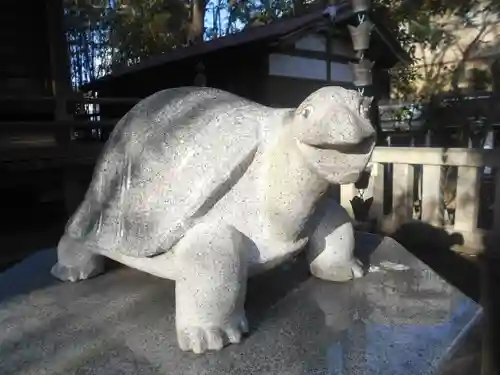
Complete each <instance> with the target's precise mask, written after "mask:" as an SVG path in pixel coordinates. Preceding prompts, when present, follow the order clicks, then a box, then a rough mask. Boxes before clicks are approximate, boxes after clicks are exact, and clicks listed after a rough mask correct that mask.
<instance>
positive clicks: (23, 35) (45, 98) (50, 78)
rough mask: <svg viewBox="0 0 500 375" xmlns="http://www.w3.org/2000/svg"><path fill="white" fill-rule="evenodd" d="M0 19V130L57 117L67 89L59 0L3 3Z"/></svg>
mask: <svg viewBox="0 0 500 375" xmlns="http://www.w3.org/2000/svg"><path fill="white" fill-rule="evenodd" d="M0 20H1V22H0V43H1V46H2V48H0V56H1V59H2V64H0V126H1V124H5V123H6V122H15V121H32V120H39V121H40V120H51V119H56V117H57V101H56V97H57V96H58V95H62V94H66V95H67V94H68V93H69V92H70V91H71V84H70V70H69V55H68V50H67V44H66V39H65V34H64V29H63V8H62V0H51V1H48V0H46V1H42V0H28V1H15V0H5V1H3V2H2V12H1V13H0ZM12 25H20V26H16V27H13V26H12ZM4 128H5V126H3V127H2V129H4ZM9 131H13V129H12V127H10V128H9Z"/></svg>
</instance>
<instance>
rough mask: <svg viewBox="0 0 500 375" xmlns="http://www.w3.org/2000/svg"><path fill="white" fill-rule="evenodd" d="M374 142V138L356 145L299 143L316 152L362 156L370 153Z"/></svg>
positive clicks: (365, 139) (366, 139)
mask: <svg viewBox="0 0 500 375" xmlns="http://www.w3.org/2000/svg"><path fill="white" fill-rule="evenodd" d="M299 142H300V141H299ZM374 142H375V138H374V137H367V138H364V139H363V140H362V141H361V142H358V143H317V144H310V143H305V142H301V143H302V144H304V145H306V146H308V147H312V148H315V149H318V150H325V151H326V150H331V151H337V152H340V153H341V154H358V155H363V154H367V153H369V152H370V151H371V149H372V147H373V144H374Z"/></svg>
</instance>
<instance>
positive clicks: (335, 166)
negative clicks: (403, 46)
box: [291, 86, 375, 184]
mask: <svg viewBox="0 0 500 375" xmlns="http://www.w3.org/2000/svg"><path fill="white" fill-rule="evenodd" d="M372 99H373V98H366V97H363V96H362V95H361V94H359V93H358V92H357V91H355V90H347V89H344V88H342V87H336V86H329V87H323V88H321V89H319V90H317V91H315V92H314V93H312V94H311V95H309V97H307V99H306V100H304V101H303V102H302V104H300V106H299V107H298V108H297V109H296V110H295V113H294V115H293V120H292V125H291V127H292V134H293V136H294V137H295V139H296V140H297V144H298V147H299V150H300V151H301V152H302V154H303V155H304V157H305V159H306V161H307V162H308V164H309V165H310V166H311V167H312V169H313V170H315V171H316V172H317V173H318V174H319V175H321V176H322V177H324V178H325V179H326V180H328V181H329V182H331V183H334V184H348V183H353V182H356V181H357V179H358V178H359V176H360V174H361V172H362V171H363V170H364V169H365V167H366V165H367V164H368V161H369V159H370V157H371V154H372V152H373V148H374V147H375V129H374V128H373V126H372V125H371V123H370V120H369V119H368V110H369V107H370V104H371V101H372Z"/></svg>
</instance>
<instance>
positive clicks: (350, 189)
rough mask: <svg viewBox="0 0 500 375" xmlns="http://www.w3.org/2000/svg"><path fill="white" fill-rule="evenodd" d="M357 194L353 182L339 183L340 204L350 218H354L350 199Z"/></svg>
mask: <svg viewBox="0 0 500 375" xmlns="http://www.w3.org/2000/svg"><path fill="white" fill-rule="evenodd" d="M356 195H357V189H356V188H355V186H354V184H346V185H340V204H341V206H342V207H344V208H345V210H346V211H347V213H348V214H349V216H350V217H351V218H353V219H354V211H353V209H352V205H351V200H352V198H354V197H355V196H356Z"/></svg>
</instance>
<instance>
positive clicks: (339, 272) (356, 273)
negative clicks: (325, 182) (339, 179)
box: [307, 199, 363, 282]
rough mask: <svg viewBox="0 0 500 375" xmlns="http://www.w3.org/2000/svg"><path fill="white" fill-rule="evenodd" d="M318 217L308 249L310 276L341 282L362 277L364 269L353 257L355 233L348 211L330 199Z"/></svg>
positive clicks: (315, 219)
mask: <svg viewBox="0 0 500 375" xmlns="http://www.w3.org/2000/svg"><path fill="white" fill-rule="evenodd" d="M316 215H317V217H315V218H313V221H314V224H313V226H312V227H311V232H310V233H311V234H310V239H309V243H308V247H307V258H308V261H309V267H310V270H311V273H312V274H313V275H314V276H316V277H318V278H320V279H323V280H328V281H338V282H341V281H348V280H351V279H354V278H357V277H362V276H363V268H362V265H361V263H360V262H359V261H358V260H357V259H356V258H355V257H354V245H355V243H354V229H353V226H352V221H351V218H350V217H349V215H348V213H347V212H346V210H345V209H344V208H343V207H342V206H341V205H340V204H339V203H337V202H336V201H335V200H333V199H327V200H326V201H325V203H324V205H323V206H322V207H321V208H320V210H318V212H317V213H316Z"/></svg>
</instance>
